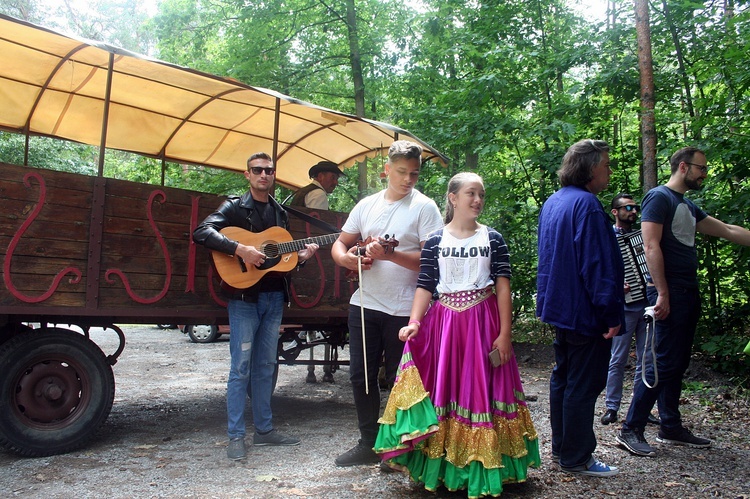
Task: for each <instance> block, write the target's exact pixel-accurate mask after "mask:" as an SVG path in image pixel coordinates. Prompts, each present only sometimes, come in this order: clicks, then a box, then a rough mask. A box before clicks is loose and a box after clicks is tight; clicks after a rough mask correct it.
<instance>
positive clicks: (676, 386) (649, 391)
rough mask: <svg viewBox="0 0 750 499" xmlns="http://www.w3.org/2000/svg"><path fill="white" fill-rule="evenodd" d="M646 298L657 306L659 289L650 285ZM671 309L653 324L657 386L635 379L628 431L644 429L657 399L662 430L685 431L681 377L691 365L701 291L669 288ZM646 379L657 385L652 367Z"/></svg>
mask: <svg viewBox="0 0 750 499" xmlns="http://www.w3.org/2000/svg"><path fill="white" fill-rule="evenodd" d="M646 295H647V297H648V301H649V303H650V304H651V305H654V304H655V303H656V298H657V295H658V294H657V292H656V288H655V287H654V286H649V287H648V288H647V290H646ZM669 310H670V312H669V316H668V317H667V318H666V319H665V320H662V321H655V322H654V333H655V334H654V340H655V341H656V370H657V373H658V375H659V380H658V383H657V385H656V386H655V387H654V388H648V387H647V386H646V385H645V384H644V383H643V382H642V381H641V380H636V383H635V385H634V387H633V401H632V402H631V403H630V410H629V411H628V417H627V419H626V420H625V423H624V424H623V428H624V429H626V430H634V429H641V430H642V429H643V428H645V426H646V420H647V418H648V415H649V413H650V412H651V408H652V407H653V406H654V402H656V401H657V400H658V401H659V417H660V418H661V429H662V431H663V432H664V433H666V434H670V433H671V434H674V433H676V432H678V431H679V430H680V429H681V428H682V418H681V416H680V394H681V393H682V378H683V377H684V375H685V371H686V370H687V368H688V366H689V365H690V353H691V351H692V348H693V339H694V338H695V328H696V326H697V325H698V318H699V317H700V313H701V299H700V293H699V292H698V288H693V287H690V288H686V287H681V286H669ZM646 380H647V381H648V383H649V384H650V385H653V384H654V382H655V376H654V367H653V365H648V366H647V367H646Z"/></svg>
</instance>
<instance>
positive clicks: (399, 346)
mask: <svg viewBox="0 0 750 499" xmlns="http://www.w3.org/2000/svg"><path fill="white" fill-rule="evenodd" d="M361 317H362V316H361V314H360V308H359V306H356V307H355V306H351V307H349V379H350V380H351V382H352V392H353V393H354V405H355V406H356V408H357V419H358V420H359V433H360V437H361V440H360V442H361V443H362V444H363V445H366V446H368V447H372V446H373V445H375V439H376V438H377V436H378V418H379V417H380V389H379V387H378V369H379V368H380V361H381V359H383V354H385V379H386V380H388V381H389V382H392V381H393V379H394V378H395V377H396V371H397V370H398V364H399V362H400V360H401V354H402V353H403V351H404V343H403V342H402V341H401V340H399V339H398V331H399V329H401V328H402V327H404V326H406V323H407V322H409V318H408V317H394V316H392V315H388V314H386V313H384V312H378V311H376V310H369V309H365V337H366V346H367V348H366V350H367V382H368V387H369V389H366V387H365V362H364V359H365V357H364V352H363V349H362V319H361Z"/></svg>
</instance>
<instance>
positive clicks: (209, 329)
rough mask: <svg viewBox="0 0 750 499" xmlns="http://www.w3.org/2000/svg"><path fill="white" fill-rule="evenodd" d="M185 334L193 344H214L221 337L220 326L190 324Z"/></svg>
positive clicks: (186, 327)
mask: <svg viewBox="0 0 750 499" xmlns="http://www.w3.org/2000/svg"><path fill="white" fill-rule="evenodd" d="M185 333H186V334H187V335H188V336H189V337H190V341H192V342H193V343H213V342H214V341H216V338H218V337H219V326H217V325H215V324H214V325H193V324H188V325H187V326H185Z"/></svg>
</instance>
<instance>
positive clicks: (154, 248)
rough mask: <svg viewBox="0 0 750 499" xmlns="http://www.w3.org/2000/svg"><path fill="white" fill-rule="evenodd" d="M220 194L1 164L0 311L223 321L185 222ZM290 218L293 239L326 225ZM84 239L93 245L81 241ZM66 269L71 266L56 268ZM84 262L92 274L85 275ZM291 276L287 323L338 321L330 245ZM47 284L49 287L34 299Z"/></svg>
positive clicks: (205, 260)
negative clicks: (96, 197)
mask: <svg viewBox="0 0 750 499" xmlns="http://www.w3.org/2000/svg"><path fill="white" fill-rule="evenodd" d="M95 181H96V182H99V183H103V184H104V189H103V191H100V192H103V193H104V195H103V199H104V203H103V206H102V207H99V208H97V207H94V208H92V203H93V201H92V199H93V193H94V182H95ZM42 198H43V199H42ZM40 200H42V204H41V205H40ZM223 200H224V198H223V197H221V196H215V195H211V194H205V193H199V192H195V191H186V190H182V189H174V188H168V187H159V186H152V185H146V184H138V183H134V182H129V181H124V180H117V179H98V180H97V179H96V177H88V176H85V175H78V174H69V173H63V172H55V171H49V170H38V169H34V168H28V167H19V166H13V165H5V164H1V165H0V260H2V262H3V264H4V268H7V269H9V270H10V272H9V273H8V276H4V279H3V282H2V283H0V314H13V313H14V311H23V313H24V314H31V315H33V316H35V317H37V316H39V317H41V316H45V315H46V313H47V312H46V311H50V312H49V313H55V314H63V315H68V314H69V315H71V316H76V317H87V316H89V317H113V318H115V317H116V318H117V319H118V320H120V321H123V320H125V321H128V322H133V323H138V322H153V321H156V320H157V319H158V317H164V318H167V317H169V318H175V317H184V316H189V317H191V318H193V321H195V320H202V321H204V322H207V323H208V322H213V323H226V308H225V301H226V295H225V294H224V293H223V292H222V290H221V289H220V283H219V280H218V278H217V277H216V276H215V275H214V273H213V271H212V268H211V264H210V252H209V251H207V250H206V249H205V248H203V247H201V246H198V245H195V244H194V243H193V242H192V230H193V228H194V227H195V226H196V225H197V224H198V223H200V222H201V221H202V220H203V219H204V218H205V217H206V216H208V215H209V214H210V213H211V212H213V211H214V210H215V209H216V208H217V207H218V206H219V205H220V204H221V202H222V201H223ZM92 209H93V210H98V209H101V210H102V212H101V213H102V215H101V217H99V218H96V217H94V219H95V220H101V226H100V227H99V226H97V231H94V232H93V233H92V232H91V231H90V228H89V225H90V224H91V220H92ZM303 211H307V212H311V214H312V216H315V217H318V218H322V219H324V220H326V221H328V222H329V223H331V224H332V225H334V226H336V227H340V226H341V225H342V224H343V222H344V221H345V220H346V214H345V213H336V212H312V211H311V210H303ZM32 218H33V220H31V221H30V222H29V220H30V219H32ZM290 220H291V223H292V230H291V232H292V237H293V238H294V239H302V238H305V237H308V236H315V235H321V234H327V233H328V232H327V231H324V230H320V229H318V228H316V227H314V226H310V225H309V224H307V223H305V222H303V221H301V220H299V219H297V218H296V217H294V216H291V217H290ZM97 225H98V224H97ZM89 241H91V244H92V245H95V246H96V247H92V248H89ZM8 249H12V254H11V255H9V254H7V252H8ZM92 258H93V259H96V265H92V264H91V262H92V260H91V259H92ZM64 269H69V270H68V272H67V273H66V274H65V275H61V271H63V270H64ZM70 269H75V270H70ZM87 269H92V272H93V271H94V270H95V271H96V272H95V273H97V274H98V275H93V276H88V275H87ZM168 270H169V272H168ZM79 276H80V279H79ZM290 276H291V278H292V297H291V299H292V303H291V306H290V307H288V308H285V311H284V313H285V316H284V317H285V321H286V322H294V323H303V322H304V323H311V322H312V323H331V322H332V321H333V322H337V323H339V324H340V323H342V321H343V322H344V323H345V320H346V315H347V310H348V301H349V297H350V295H351V293H352V292H353V291H354V290H355V289H356V286H355V285H353V284H352V283H350V282H348V281H347V280H346V278H345V276H344V272H343V269H340V268H338V267H337V266H336V265H335V264H334V263H333V261H332V259H331V257H330V245H328V246H326V247H323V248H321V250H320V251H319V252H318V253H317V255H316V257H315V258H314V259H313V260H311V261H309V262H308V263H307V264H306V265H305V266H304V267H303V268H302V269H301V270H299V271H296V270H295V271H293V272H292V273H291V274H290ZM7 277H9V279H8V278H7ZM71 279H73V281H75V282H71ZM8 283H10V286H8V285H7V284H8ZM53 283H54V285H53ZM87 289H88V300H87ZM45 293H46V294H49V296H47V297H46V298H45V299H44V300H36V299H37V298H39V297H40V296H42V295H44V294H45ZM92 304H93V305H92ZM92 307H93V308H92Z"/></svg>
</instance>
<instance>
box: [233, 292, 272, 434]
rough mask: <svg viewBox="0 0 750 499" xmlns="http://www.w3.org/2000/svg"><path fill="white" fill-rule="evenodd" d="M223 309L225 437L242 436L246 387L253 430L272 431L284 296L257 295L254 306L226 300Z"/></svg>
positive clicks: (239, 301) (243, 432) (240, 301)
mask: <svg viewBox="0 0 750 499" xmlns="http://www.w3.org/2000/svg"><path fill="white" fill-rule="evenodd" d="M227 310H228V312H229V327H230V335H229V355H230V357H231V363H230V367H229V379H228V380H227V420H228V424H227V434H228V435H229V438H230V439H232V438H240V437H244V436H245V401H246V399H247V396H248V389H249V388H252V390H251V392H252V407H253V422H254V424H255V430H256V431H258V432H261V433H265V432H268V431H271V430H272V429H273V421H272V414H271V393H272V392H273V373H274V370H275V368H276V359H277V358H278V357H277V348H278V343H279V326H281V316H282V314H283V312H284V293H283V292H281V291H275V292H270V293H260V294H259V295H258V302H257V303H248V302H244V301H242V300H229V304H228V305H227ZM251 370H252V380H251Z"/></svg>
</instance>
